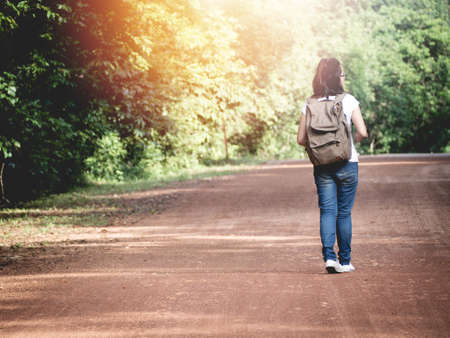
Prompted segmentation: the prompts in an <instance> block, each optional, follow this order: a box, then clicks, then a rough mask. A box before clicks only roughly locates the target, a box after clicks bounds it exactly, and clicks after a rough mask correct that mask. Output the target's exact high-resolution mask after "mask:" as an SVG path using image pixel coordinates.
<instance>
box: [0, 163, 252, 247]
mask: <svg viewBox="0 0 450 338" xmlns="http://www.w3.org/2000/svg"><path fill="white" fill-rule="evenodd" d="M260 163H261V161H260V160H257V159H252V158H246V159H242V160H240V161H228V163H221V164H215V165H214V166H209V167H208V166H197V167H196V168H191V169H182V170H178V171H171V172H170V171H168V172H166V174H164V175H160V176H158V177H153V178H151V179H140V180H128V181H122V182H119V181H116V182H110V181H109V182H107V181H94V180H92V178H91V179H90V180H88V181H87V182H86V184H85V185H84V186H83V187H78V188H74V189H72V190H71V191H69V192H66V193H61V194H52V195H49V196H45V197H41V198H39V199H36V200H34V201H30V202H25V203H21V204H18V205H16V206H15V207H14V208H3V209H0V247H5V248H10V249H19V248H24V247H36V246H37V247H40V246H46V245H48V244H51V243H53V242H59V243H61V244H63V243H64V242H68V243H69V242H73V235H76V234H82V233H86V232H98V231H102V230H103V231H105V228H106V227H108V226H111V225H119V224H122V223H123V222H125V223H124V224H126V225H131V224H132V223H133V222H136V221H138V220H139V219H141V218H142V217H143V216H144V215H151V214H157V213H159V212H161V211H163V210H164V209H165V208H166V207H167V206H169V205H170V204H171V203H174V202H175V201H176V198H177V197H178V194H179V192H177V190H178V189H180V185H179V183H182V182H186V183H189V182H192V181H198V180H205V179H211V178H213V177H217V176H224V175H230V174H237V173H241V172H245V171H246V170H249V169H252V168H255V166H256V165H258V164H260ZM169 187H170V190H169V192H165V191H164V189H165V188H169ZM158 190H162V192H163V193H161V194H159V193H156V194H154V193H152V192H155V191H156V192H158ZM53 244H54V243H53Z"/></svg>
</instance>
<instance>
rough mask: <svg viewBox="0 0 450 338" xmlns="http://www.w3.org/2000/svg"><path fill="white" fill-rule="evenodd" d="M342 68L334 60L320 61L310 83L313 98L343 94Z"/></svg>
mask: <svg viewBox="0 0 450 338" xmlns="http://www.w3.org/2000/svg"><path fill="white" fill-rule="evenodd" d="M341 73H342V67H341V64H340V62H339V61H338V60H337V59H335V58H328V59H321V60H320V62H319V64H318V66H317V69H316V75H315V76H314V80H313V83H312V86H313V92H314V95H313V96H314V97H323V96H329V95H337V94H341V93H343V92H344V88H342V85H341V79H340V76H341Z"/></svg>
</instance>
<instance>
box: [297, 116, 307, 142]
mask: <svg viewBox="0 0 450 338" xmlns="http://www.w3.org/2000/svg"><path fill="white" fill-rule="evenodd" d="M297 143H298V144H300V145H301V146H303V147H306V115H303V114H302V116H301V119H300V124H299V126H298V133H297Z"/></svg>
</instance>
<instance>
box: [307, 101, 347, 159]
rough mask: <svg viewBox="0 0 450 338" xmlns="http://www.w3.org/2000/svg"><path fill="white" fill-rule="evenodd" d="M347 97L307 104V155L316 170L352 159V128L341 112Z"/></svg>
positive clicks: (308, 102)
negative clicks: (321, 166)
mask: <svg viewBox="0 0 450 338" xmlns="http://www.w3.org/2000/svg"><path fill="white" fill-rule="evenodd" d="M344 96H345V93H344V94H339V95H337V96H335V97H334V99H332V98H333V96H330V97H327V98H326V99H324V100H320V101H319V100H318V99H316V98H309V99H308V100H307V101H306V151H307V153H308V157H309V159H310V160H311V162H312V164H314V165H315V166H318V165H325V164H331V163H335V162H340V161H346V160H349V159H350V156H351V136H350V135H351V129H350V128H351V127H350V126H349V125H348V123H347V120H346V118H345V114H344V110H343V109H342V100H343V99H344Z"/></svg>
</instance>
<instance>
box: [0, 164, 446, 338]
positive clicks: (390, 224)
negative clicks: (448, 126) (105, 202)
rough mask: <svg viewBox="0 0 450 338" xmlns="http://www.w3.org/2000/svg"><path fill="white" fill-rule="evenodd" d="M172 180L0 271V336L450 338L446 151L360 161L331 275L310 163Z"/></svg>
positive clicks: (273, 165) (274, 165)
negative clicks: (114, 215) (150, 205)
mask: <svg viewBox="0 0 450 338" xmlns="http://www.w3.org/2000/svg"><path fill="white" fill-rule="evenodd" d="M170 189H171V190H170ZM170 189H169V190H170V191H176V192H177V194H179V197H178V198H177V200H176V204H175V205H173V206H172V208H169V209H168V210H167V211H165V212H164V213H162V214H160V215H153V216H149V217H148V218H146V219H144V220H142V221H140V222H139V223H137V224H134V225H130V226H120V227H119V226H116V227H110V228H108V231H107V232H102V233H99V234H97V235H96V236H95V237H91V238H88V239H86V240H85V241H84V242H83V243H79V242H74V243H73V244H72V245H69V246H66V247H63V248H57V247H55V248H51V247H50V248H48V249H47V251H46V252H45V253H43V254H42V255H41V256H38V257H36V258H34V259H33V260H32V261H31V263H32V264H31V265H30V264H26V265H25V266H24V268H23V269H22V270H21V269H17V266H16V267H15V268H14V267H13V266H11V267H7V268H6V269H4V270H3V271H2V272H1V273H2V275H1V276H0V336H1V337H450V314H449V312H450V311H449V309H450V301H449V292H450V244H449V243H450V157H449V156H446V157H430V156H427V157H423V156H421V157H415V158H413V157H376V158H368V157H366V158H362V160H361V163H360V183H359V187H358V189H359V190H358V195H357V201H356V204H355V208H354V212H353V256H352V257H353V260H352V262H353V264H354V265H355V266H356V268H357V270H356V271H355V272H353V273H347V274H339V275H328V274H326V272H325V270H324V268H323V262H322V260H321V257H320V239H319V230H318V220H319V213H318V209H317V206H316V205H317V200H316V195H315V190H314V189H315V187H314V185H313V181H312V168H311V166H310V165H309V164H308V163H307V162H304V161H303V162H286V163H281V164H280V163H278V164H272V165H265V166H261V167H260V169H257V170H254V171H252V172H248V173H245V174H240V175H235V176H229V177H223V178H217V179H213V180H210V181H205V182H200V183H195V184H187V185H186V184H185V185H179V186H176V187H172V188H170ZM166 192H167V191H166ZM161 193H164V191H162V192H161ZM28 263H30V262H28Z"/></svg>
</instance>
